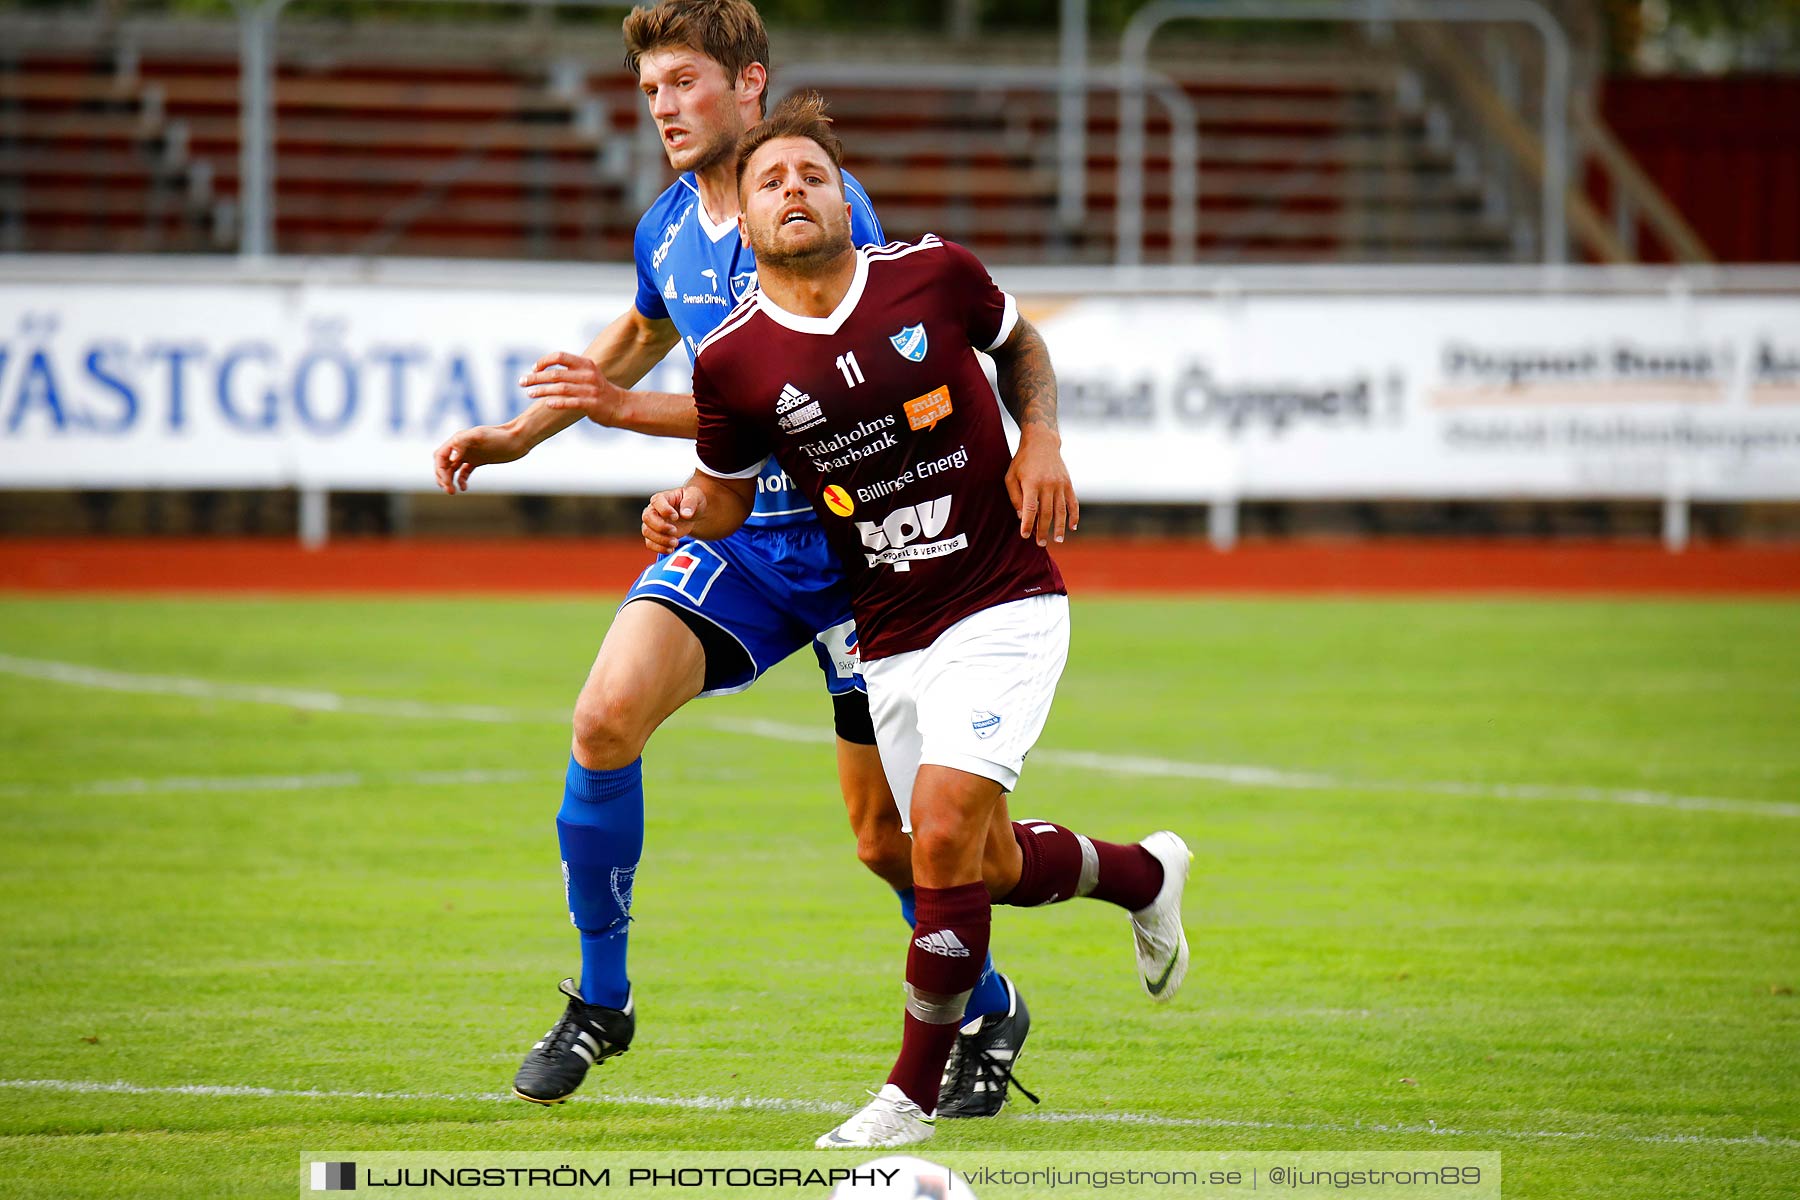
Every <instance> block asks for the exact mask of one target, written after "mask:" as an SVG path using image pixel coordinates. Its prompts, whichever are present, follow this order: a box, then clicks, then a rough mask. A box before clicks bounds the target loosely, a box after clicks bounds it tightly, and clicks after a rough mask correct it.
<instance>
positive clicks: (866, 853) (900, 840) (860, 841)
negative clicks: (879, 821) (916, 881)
mask: <svg viewBox="0 0 1800 1200" xmlns="http://www.w3.org/2000/svg"><path fill="white" fill-rule="evenodd" d="M912 853H913V851H912V839H911V838H909V837H907V836H906V834H905V833H903V832H901V829H900V827H899V825H893V826H887V825H883V826H879V827H876V828H872V829H859V830H857V831H856V857H857V858H858V859H859V860H860V861H861V862H862V865H863V866H865V867H867V868H869V870H871V871H873V872H874V873H875V874H876V875H877V876H879V877H880V878H881V880H882V881H883V882H884V883H886V884H887V885H888V886H889V887H892V888H894V889H896V890H899V889H901V888H909V887H911V886H912Z"/></svg>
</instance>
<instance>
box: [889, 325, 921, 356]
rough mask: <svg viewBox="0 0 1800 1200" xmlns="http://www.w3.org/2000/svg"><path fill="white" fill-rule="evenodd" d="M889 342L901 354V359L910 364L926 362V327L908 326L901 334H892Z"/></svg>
mask: <svg viewBox="0 0 1800 1200" xmlns="http://www.w3.org/2000/svg"><path fill="white" fill-rule="evenodd" d="M888 341H890V342H892V343H893V344H894V349H896V350H898V351H899V352H900V357H901V358H904V359H906V360H907V361H908V362H924V361H925V326H923V325H908V326H907V327H906V328H905V329H902V330H901V331H900V332H899V333H890V334H889V335H888Z"/></svg>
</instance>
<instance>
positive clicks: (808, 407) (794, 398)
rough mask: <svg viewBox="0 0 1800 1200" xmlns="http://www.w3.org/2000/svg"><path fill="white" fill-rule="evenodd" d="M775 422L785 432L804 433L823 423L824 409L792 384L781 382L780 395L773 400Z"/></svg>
mask: <svg viewBox="0 0 1800 1200" xmlns="http://www.w3.org/2000/svg"><path fill="white" fill-rule="evenodd" d="M775 423H776V424H778V425H780V426H781V428H782V431H783V432H785V433H804V432H805V431H806V430H808V429H811V428H812V427H813V426H815V425H823V424H824V423H825V410H824V409H822V408H821V407H819V402H818V401H817V400H814V399H813V398H812V397H811V396H809V395H807V394H806V393H805V392H803V391H801V390H800V389H799V388H797V387H795V386H794V385H793V384H791V383H789V384H783V385H782V388H781V396H780V398H779V399H777V400H776V401H775Z"/></svg>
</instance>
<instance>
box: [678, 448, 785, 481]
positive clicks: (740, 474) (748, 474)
mask: <svg viewBox="0 0 1800 1200" xmlns="http://www.w3.org/2000/svg"><path fill="white" fill-rule="evenodd" d="M696 461H698V460H696ZM768 461H769V456H768V455H766V454H765V455H763V456H762V457H761V458H759V459H757V460H756V465H755V466H754V467H746V468H744V469H743V470H742V471H715V470H713V469H712V468H711V467H709V466H707V465H706V464H705V463H704V462H702V463H700V469H701V470H702V471H705V472H706V473H707V474H708V475H711V476H712V477H713V478H714V479H755V478H756V477H757V476H758V475H761V474H762V469H763V467H764V466H765V465H767V463H768Z"/></svg>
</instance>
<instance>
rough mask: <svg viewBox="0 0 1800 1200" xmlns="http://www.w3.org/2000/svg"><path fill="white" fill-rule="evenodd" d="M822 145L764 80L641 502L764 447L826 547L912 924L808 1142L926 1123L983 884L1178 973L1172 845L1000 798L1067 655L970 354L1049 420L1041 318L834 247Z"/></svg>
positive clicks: (738, 472) (1028, 516)
mask: <svg viewBox="0 0 1800 1200" xmlns="http://www.w3.org/2000/svg"><path fill="white" fill-rule="evenodd" d="M841 158H842V153H841V147H840V146H839V144H838V140H837V138H836V136H835V135H834V134H833V133H832V131H831V128H830V121H829V120H828V119H827V118H826V117H825V116H824V104H823V101H822V100H821V99H820V98H819V97H818V96H817V95H816V94H806V95H801V96H796V97H793V98H790V99H789V100H788V101H786V102H784V103H783V104H782V105H781V106H780V107H778V108H777V109H776V111H775V112H774V113H772V114H771V115H770V116H769V118H768V119H767V120H766V121H765V122H764V123H763V124H762V125H761V126H759V127H758V128H757V129H755V130H753V131H752V132H751V133H750V134H749V135H747V136H746V138H745V139H744V141H743V143H742V144H741V145H740V148H739V157H738V188H739V192H740V196H741V202H740V216H739V218H738V222H739V226H740V228H741V229H742V231H743V233H744V235H745V236H746V237H747V239H748V241H749V244H750V245H751V246H752V247H753V248H754V250H755V251H756V258H757V264H758V266H757V270H758V277H759V282H760V288H759V290H758V291H757V292H755V293H754V294H752V295H751V296H749V297H748V298H746V299H745V300H744V301H743V302H742V303H741V304H739V305H738V306H737V307H736V308H735V309H734V310H733V311H732V312H731V314H730V315H729V316H728V317H726V319H725V321H724V322H723V323H722V324H721V325H720V326H719V327H718V328H717V329H716V330H715V331H714V332H713V333H712V334H711V336H709V337H707V338H706V339H705V340H704V341H702V342H701V344H700V350H699V354H698V356H697V358H696V361H695V366H694V398H695V403H696V406H697V408H698V411H699V416H700V437H699V444H698V450H699V457H700V470H699V471H697V472H696V473H695V474H694V476H693V478H692V479H691V480H690V481H689V482H688V484H687V485H686V486H684V487H681V488H677V489H674V490H672V491H668V492H663V493H659V494H658V495H656V496H654V497H652V499H651V502H650V505H649V506H648V507H647V508H646V509H645V510H644V518H643V532H644V536H645V541H646V542H648V543H649V544H650V546H651V547H652V548H653V549H656V550H658V551H659V552H668V551H669V550H672V549H673V548H674V547H675V546H677V545H678V544H679V543H680V541H681V539H682V538H684V537H688V536H697V537H703V538H715V537H720V536H723V535H725V534H727V533H729V532H731V531H732V530H734V529H736V528H737V527H738V525H739V524H740V523H741V522H742V521H743V520H744V518H745V516H746V515H747V514H748V513H749V511H750V508H751V504H752V501H753V499H754V486H755V480H756V477H757V475H758V473H759V472H760V471H761V470H762V468H763V466H764V464H765V461H766V460H767V459H768V458H769V457H770V456H773V457H774V458H775V460H776V461H777V462H778V463H780V465H781V466H782V467H783V468H784V469H785V470H786V471H787V472H788V474H789V475H790V476H791V477H792V478H793V479H794V480H795V481H796V482H797V484H798V485H799V487H800V489H801V491H802V492H803V493H804V494H805V495H806V496H807V498H808V499H809V500H810V501H811V503H812V504H813V506H814V507H815V508H816V509H817V510H818V512H819V514H820V517H821V519H822V520H823V522H824V525H825V530H826V536H827V537H828V539H830V541H831V542H832V544H833V546H834V548H835V549H836V550H837V552H838V554H839V555H840V557H841V558H842V559H843V561H844V565H845V571H846V574H847V577H848V581H849V585H850V591H851V603H852V607H853V608H854V610H855V614H856V623H857V628H858V630H859V633H860V637H861V653H862V658H863V670H864V675H865V677H866V679H867V681H868V686H869V700H870V707H871V709H872V711H873V714H874V720H875V732H876V739H877V742H878V744H879V746H880V750H881V760H882V764H883V767H884V769H885V770H886V771H887V774H888V779H889V783H890V784H891V786H892V788H893V792H894V798H895V802H896V804H897V806H898V807H899V810H900V814H901V818H902V820H903V822H904V823H905V825H906V828H907V829H908V831H909V832H910V833H911V834H912V838H913V877H914V882H915V887H916V889H917V919H918V924H917V927H916V929H915V933H916V935H917V936H915V937H914V938H913V939H912V942H911V944H910V946H909V948H908V951H907V961H906V1013H905V1017H904V1027H903V1033H902V1039H901V1048H900V1055H899V1059H898V1061H897V1062H896V1063H895V1065H894V1069H893V1071H892V1073H891V1074H890V1075H889V1076H888V1081H887V1083H886V1085H885V1086H883V1087H882V1089H881V1090H880V1092H879V1093H878V1094H877V1095H876V1096H875V1098H874V1099H873V1100H872V1101H871V1102H870V1103H869V1104H868V1105H867V1106H866V1107H864V1108H863V1109H862V1111H860V1112H859V1113H857V1114H856V1115H855V1116H853V1117H851V1118H850V1119H849V1120H848V1121H846V1122H844V1123H843V1124H842V1125H840V1126H839V1127H838V1128H836V1129H834V1130H832V1131H831V1132H829V1133H827V1134H825V1135H824V1136H822V1137H821V1138H820V1139H819V1140H818V1143H817V1144H818V1145H819V1146H820V1147H822V1148H824V1147H836V1146H846V1147H862V1146H895V1145H903V1144H906V1143H909V1142H916V1141H921V1140H923V1139H925V1138H927V1137H929V1136H931V1134H932V1132H933V1124H932V1115H933V1113H932V1110H933V1108H934V1106H935V1102H936V1098H937V1095H938V1082H939V1075H940V1073H941V1071H942V1070H943V1067H944V1063H945V1059H946V1057H947V1056H948V1054H949V1052H950V1048H951V1045H952V1043H953V1042H954V1040H955V1037H956V1031H957V1022H958V1021H959V1020H960V1019H961V1014H962V1011H963V1002H964V998H965V997H966V996H967V994H968V991H969V989H970V987H972V986H973V984H974V982H975V979H976V975H977V973H978V971H979V966H980V963H981V960H982V956H983V955H984V954H985V953H986V950H987V945H988V935H989V928H990V921H991V908H990V906H991V904H992V903H994V902H998V903H1002V904H1010V905H1018V906H1024V907H1030V906H1035V905H1039V904H1049V903H1053V902H1056V901H1059V900H1068V899H1073V898H1075V897H1077V896H1091V897H1093V898H1095V899H1099V900H1106V901H1109V902H1111V903H1113V904H1116V905H1118V906H1120V907H1122V908H1124V909H1126V910H1128V911H1129V912H1130V913H1131V921H1132V927H1133V934H1134V941H1135V943H1136V950H1137V957H1138V967H1139V973H1140V976H1141V980H1142V983H1143V986H1144V989H1145V990H1146V991H1147V992H1148V993H1149V994H1150V996H1151V997H1152V998H1153V999H1156V1000H1167V999H1169V998H1171V997H1172V996H1173V995H1174V994H1175V992H1176V990H1177V989H1178V988H1179V987H1180V985H1181V981H1182V977H1183V976H1184V974H1185V973H1186V969H1187V961H1188V947H1187V938H1186V935H1185V933H1184V932H1183V930H1182V926H1181V897H1182V892H1183V889H1184V887H1185V885H1186V882H1187V874H1188V865H1189V860H1190V857H1191V856H1190V855H1189V853H1188V849H1187V846H1186V844H1185V843H1184V842H1183V841H1182V840H1181V838H1179V837H1178V836H1176V835H1175V834H1173V833H1170V832H1166V831H1164V832H1160V833H1155V834H1152V835H1151V836H1150V837H1148V838H1146V839H1144V841H1143V842H1141V843H1138V844H1135V845H1120V844H1115V843H1109V842H1102V841H1099V840H1096V839H1092V838H1088V837H1084V836H1082V835H1080V834H1077V833H1074V832H1072V831H1070V830H1068V829H1065V828H1063V827H1062V826H1060V825H1056V824H1053V823H1051V822H1048V821H1038V820H1032V821H1021V822H1017V823H1014V822H1011V821H1009V819H1008V816H1007V811H1006V794H1007V793H1008V792H1009V791H1011V790H1012V788H1013V786H1014V785H1015V784H1016V783H1017V781H1018V777H1019V772H1020V770H1021V769H1022V767H1023V765H1024V761H1025V755H1026V753H1027V752H1028V751H1029V750H1030V749H1031V746H1032V744H1033V743H1034V742H1035V741H1036V739H1037V736H1038V734H1039V733H1040V732H1041V731H1042V729H1043V725H1044V721H1045V719H1046V717H1047V716H1048V715H1049V710H1050V702H1051V699H1052V696H1053V695H1054V692H1055V687H1056V682H1057V679H1058V677H1059V676H1060V675H1061V673H1062V668H1063V663H1064V661H1065V659H1066V657H1067V652H1068V596H1067V594H1066V592H1065V590H1064V587H1063V581H1062V576H1061V574H1060V573H1059V572H1058V571H1057V568H1056V564H1055V563H1054V562H1053V561H1052V560H1051V558H1050V555H1049V552H1048V549H1047V543H1048V541H1049V540H1050V539H1051V538H1054V539H1055V540H1056V541H1061V540H1062V538H1063V537H1064V535H1065V526H1069V527H1072V526H1073V525H1074V523H1075V522H1076V520H1077V519H1078V513H1079V510H1078V508H1077V506H1076V499H1075V495H1074V492H1073V489H1072V488H1071V487H1070V486H1069V484H1068V482H1067V473H1066V471H1064V472H1063V473H1062V476H1061V479H1060V480H1056V481H1052V482H1050V483H1048V484H1047V485H1045V486H1044V487H1042V488H1041V489H1040V490H1038V491H1037V493H1036V494H1029V495H1028V494H1024V493H1023V492H1022V491H1020V490H1019V489H1018V487H1017V483H1016V480H1015V479H1013V478H1011V477H1010V476H1009V463H1010V462H1011V460H1012V458H1013V456H1012V455H1011V454H1010V453H1009V452H1008V450H1007V445H1006V438H1005V433H1004V430H1003V428H1002V425H1001V420H1000V410H999V406H998V405H997V404H996V403H995V402H994V394H993V391H992V390H991V389H990V387H989V385H988V382H987V379H986V376H985V375H984V374H983V373H982V370H981V366H980V363H979V360H978V359H977V357H976V353H977V351H985V352H986V353H988V354H990V355H992V356H993V359H994V362H995V365H996V367H997V369H998V379H999V384H1000V391H1001V395H1002V397H1003V398H1004V399H1005V401H1006V402H1007V403H1008V406H1009V407H1010V408H1011V409H1012V410H1013V412H1014V413H1015V414H1016V415H1017V416H1018V418H1019V424H1020V427H1021V432H1022V437H1023V438H1024V439H1034V438H1048V439H1055V438H1058V434H1057V431H1056V384H1055V376H1054V374H1053V373H1052V371H1051V368H1050V359H1049V353H1048V351H1047V350H1046V349H1045V347H1044V343H1043V339H1042V338H1040V337H1039V336H1038V334H1037V331H1036V330H1034V329H1033V328H1032V327H1031V325H1030V323H1029V322H1027V321H1025V320H1024V319H1022V318H1021V317H1020V316H1019V314H1018V309H1017V306H1016V304H1015V303H1014V301H1013V298H1012V297H1011V296H1009V295H1007V294H1006V293H1005V292H1003V291H1001V290H1000V289H999V288H998V287H996V286H995V285H994V282H993V280H992V279H991V278H989V276H988V273H987V271H986V270H985V269H984V268H983V267H982V265H981V263H980V262H979V261H977V260H976V258H975V257H974V256H973V255H972V254H970V253H969V252H968V251H967V250H964V249H963V248H962V247H960V246H957V245H954V244H951V243H947V242H941V241H939V240H938V239H937V238H935V237H931V236H926V237H925V238H923V239H922V240H920V241H919V242H918V243H917V244H913V245H905V244H901V243H894V244H891V245H888V246H885V247H880V248H873V247H864V248H863V249H861V250H858V249H855V248H853V246H852V243H851V239H850V235H849V224H848V222H849V210H848V208H847V206H846V204H845V199H844V193H843V187H842V170H841ZM1046 517H1047V518H1048V520H1047V521H1045V520H1044V518H1046ZM1034 534H1035V535H1036V536H1035V537H1034V536H1032V535H1034Z"/></svg>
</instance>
